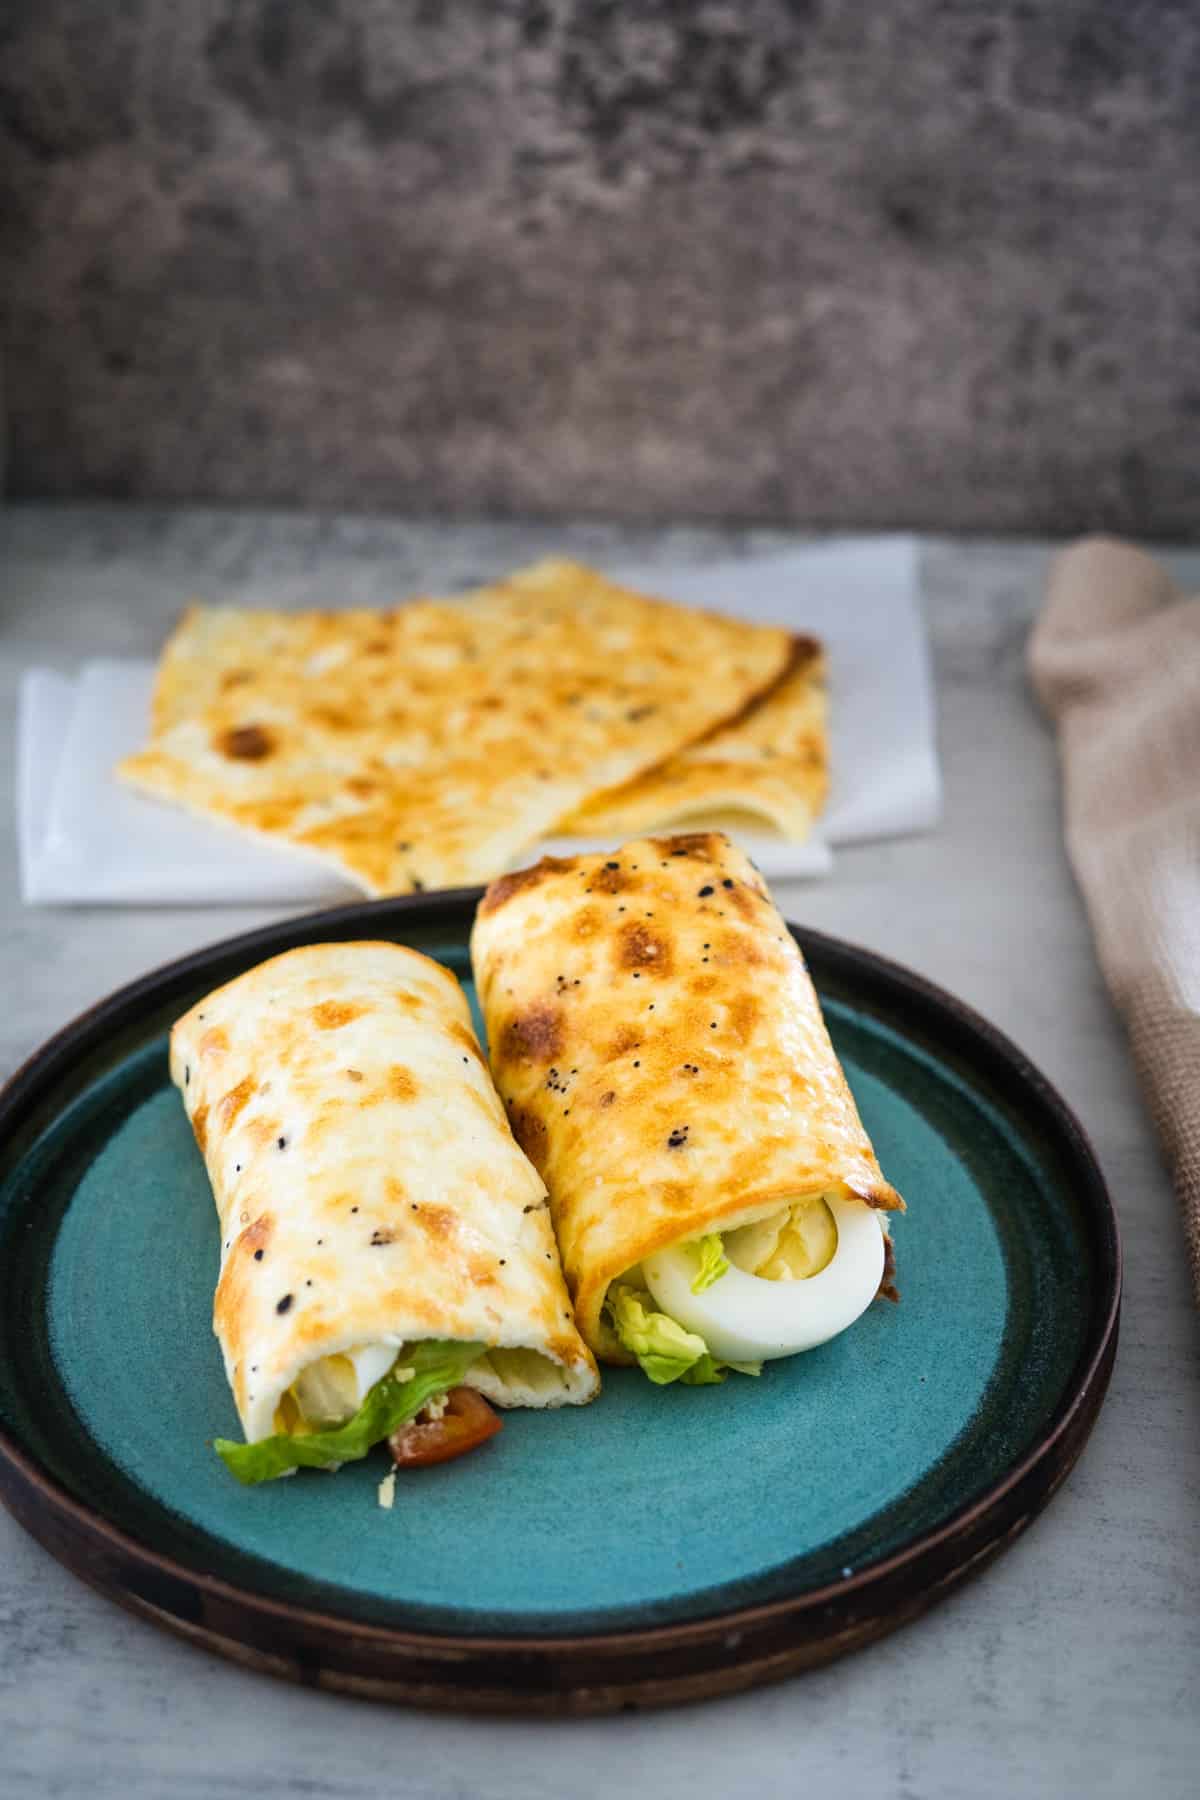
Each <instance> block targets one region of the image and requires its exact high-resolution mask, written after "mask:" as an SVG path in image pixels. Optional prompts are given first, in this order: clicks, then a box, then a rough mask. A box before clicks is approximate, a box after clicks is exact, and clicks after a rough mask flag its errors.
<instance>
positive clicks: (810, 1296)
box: [642, 1196, 884, 1362]
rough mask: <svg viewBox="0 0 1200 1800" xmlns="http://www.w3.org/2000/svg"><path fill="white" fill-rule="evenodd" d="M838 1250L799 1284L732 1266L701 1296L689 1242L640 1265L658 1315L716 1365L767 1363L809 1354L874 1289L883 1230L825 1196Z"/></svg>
mask: <svg viewBox="0 0 1200 1800" xmlns="http://www.w3.org/2000/svg"><path fill="white" fill-rule="evenodd" d="M826 1203H827V1205H828V1206H829V1209H830V1211H831V1212H832V1214H833V1219H834V1223H835V1225H836V1226H837V1249H836V1250H835V1251H834V1253H833V1257H832V1259H831V1260H830V1261H829V1262H828V1263H827V1264H826V1265H825V1267H824V1268H823V1269H821V1270H819V1271H818V1273H817V1274H815V1275H810V1276H808V1277H806V1278H805V1279H804V1280H802V1281H767V1280H764V1279H763V1278H762V1277H761V1276H758V1275H750V1274H747V1273H746V1271H745V1270H744V1269H739V1268H736V1267H734V1266H733V1265H731V1266H730V1267H729V1268H728V1269H727V1270H726V1272H725V1273H724V1274H723V1275H722V1276H720V1277H719V1278H718V1279H717V1280H716V1281H714V1282H713V1283H712V1285H711V1286H710V1287H707V1288H705V1289H704V1290H703V1292H702V1293H699V1294H696V1293H693V1292H692V1282H693V1281H694V1280H695V1278H696V1268H697V1261H696V1252H695V1248H694V1246H692V1245H690V1244H674V1245H672V1246H671V1247H670V1248H669V1249H667V1250H658V1251H655V1252H654V1253H653V1254H652V1255H650V1256H647V1257H646V1258H645V1259H644V1261H643V1263H642V1273H643V1278H644V1280H645V1283H646V1286H647V1287H648V1288H649V1289H650V1292H651V1294H652V1295H653V1296H654V1299H655V1301H656V1302H657V1304H658V1305H659V1306H660V1307H661V1308H662V1310H663V1312H665V1313H666V1314H668V1315H669V1317H670V1318H672V1319H675V1320H676V1321H677V1322H678V1323H679V1324H680V1325H682V1326H683V1327H684V1328H685V1329H686V1330H688V1331H695V1332H697V1333H698V1334H699V1335H700V1336H701V1337H702V1338H703V1339H704V1341H705V1343H706V1344H707V1345H708V1348H709V1350H710V1351H711V1353H712V1355H713V1356H715V1357H716V1358H717V1359H718V1360H719V1361H721V1362H768V1361H771V1360H773V1359H774V1358H776V1357H780V1356H794V1355H795V1354H796V1353H797V1351H800V1350H812V1349H814V1348H815V1347H816V1345H818V1344H824V1343H826V1342H827V1341H828V1340H829V1339H830V1338H832V1337H836V1336H837V1335H838V1333H839V1332H842V1331H845V1330H846V1328H847V1326H849V1325H853V1323H854V1321H855V1319H857V1318H858V1317H859V1316H860V1314H862V1313H863V1312H865V1311H866V1309H867V1307H868V1306H869V1305H870V1304H871V1301H872V1300H873V1299H874V1298H875V1295H876V1294H877V1293H878V1291H879V1283H880V1281H881V1280H882V1278H883V1261H884V1245H883V1233H884V1226H883V1224H882V1221H881V1220H880V1217H879V1215H878V1213H877V1212H876V1211H875V1210H874V1209H873V1208H872V1207H870V1206H867V1205H865V1204H864V1202H863V1201H861V1200H839V1199H835V1198H833V1197H831V1196H827V1202H826Z"/></svg>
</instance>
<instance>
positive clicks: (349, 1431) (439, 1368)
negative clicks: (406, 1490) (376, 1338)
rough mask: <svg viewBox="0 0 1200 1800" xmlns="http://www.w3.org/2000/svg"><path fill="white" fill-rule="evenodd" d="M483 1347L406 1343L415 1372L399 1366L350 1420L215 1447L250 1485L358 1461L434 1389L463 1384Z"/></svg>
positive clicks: (407, 1361) (406, 1358)
mask: <svg viewBox="0 0 1200 1800" xmlns="http://www.w3.org/2000/svg"><path fill="white" fill-rule="evenodd" d="M483 1349H484V1346H483V1345H482V1344H457V1343H452V1342H447V1341H443V1340H440V1339H436V1338H433V1339H430V1340H429V1341H428V1342H427V1343H423V1344H416V1345H414V1346H413V1347H412V1348H411V1349H410V1348H408V1347H407V1346H406V1347H405V1349H404V1351H403V1353H402V1357H403V1360H402V1362H401V1364H400V1366H401V1367H403V1368H404V1370H405V1372H406V1373H407V1371H408V1370H409V1369H411V1370H412V1371H413V1373H412V1375H411V1377H410V1378H409V1379H408V1380H406V1381H397V1380H396V1378H395V1373H394V1367H395V1365H393V1369H391V1370H389V1371H388V1373H387V1374H386V1375H384V1376H382V1377H381V1379H380V1380H379V1381H377V1382H376V1383H375V1386H374V1387H373V1388H371V1389H370V1391H369V1392H368V1394H367V1396H366V1399H365V1400H364V1401H363V1403H362V1405H361V1406H360V1407H359V1409H358V1411H357V1412H356V1413H355V1414H354V1416H353V1418H350V1419H347V1420H346V1422H345V1424H344V1425H338V1426H336V1427H335V1428H334V1429H333V1430H332V1431H310V1432H306V1433H304V1434H303V1435H302V1436H298V1437H293V1436H291V1435H290V1434H289V1433H287V1432H280V1433H279V1434H278V1435H277V1436H275V1437H269V1438H260V1439H259V1440H258V1442H257V1443H254V1444H235V1443H233V1442H231V1440H230V1439H229V1438H216V1439H214V1441H213V1449H214V1450H215V1451H216V1453H217V1455H218V1456H219V1457H220V1458H221V1461H222V1462H223V1463H224V1464H225V1467H226V1468H227V1469H228V1470H229V1472H230V1474H231V1475H236V1477H237V1479H238V1480H239V1481H240V1482H243V1483H244V1484H245V1485H246V1486H247V1487H250V1486H253V1485H254V1484H255V1483H257V1482H259V1481H271V1480H273V1479H274V1477H275V1476H276V1475H286V1474H287V1472H288V1470H289V1469H297V1468H308V1469H329V1468H335V1467H336V1466H337V1465H338V1464H339V1463H344V1462H357V1461H358V1460H359V1458H360V1457H363V1456H365V1455H366V1454H367V1452H368V1450H370V1449H371V1448H372V1447H373V1446H374V1445H375V1444H378V1443H380V1442H381V1441H382V1440H383V1439H384V1438H385V1437H390V1435H391V1433H392V1432H393V1431H395V1430H396V1429H397V1427H398V1426H400V1425H406V1424H407V1423H408V1421H409V1420H410V1419H412V1418H415V1416H416V1414H417V1413H419V1412H420V1410H421V1408H422V1407H423V1406H424V1404H425V1402H426V1401H427V1400H429V1399H431V1398H432V1396H433V1395H434V1394H441V1393H444V1392H445V1391H446V1390H447V1389H449V1388H452V1387H457V1386H458V1384H459V1382H460V1381H461V1380H462V1378H463V1376H464V1375H465V1374H466V1372H467V1370H468V1369H469V1368H470V1366H471V1364H472V1363H473V1362H475V1360H476V1359H477V1358H478V1357H479V1356H481V1355H482V1354H483ZM398 1360H399V1359H398Z"/></svg>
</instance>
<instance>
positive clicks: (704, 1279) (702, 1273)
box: [692, 1231, 729, 1294]
mask: <svg viewBox="0 0 1200 1800" xmlns="http://www.w3.org/2000/svg"><path fill="white" fill-rule="evenodd" d="M696 1249H697V1251H698V1253H699V1257H700V1267H699V1269H698V1270H697V1271H696V1278H695V1280H694V1281H693V1282H692V1292H693V1294H702V1293H703V1292H704V1290H705V1288H710V1287H711V1286H712V1285H713V1282H714V1281H720V1279H721V1277H722V1275H726V1274H728V1272H729V1258H728V1257H727V1256H726V1254H725V1245H724V1243H723V1242H722V1240H721V1234H720V1232H719V1231H710V1232H708V1233H707V1234H706V1236H704V1237H702V1238H701V1239H700V1241H699V1243H698V1244H697V1246H696Z"/></svg>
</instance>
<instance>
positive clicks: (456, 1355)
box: [170, 943, 598, 1480]
mask: <svg viewBox="0 0 1200 1800" xmlns="http://www.w3.org/2000/svg"><path fill="white" fill-rule="evenodd" d="M170 1055H171V1075H172V1079H173V1080H174V1082H175V1083H176V1085H177V1087H178V1088H179V1090H180V1093H181V1095H182V1097H183V1102H184V1105H185V1107H186V1108H187V1112H188V1116H189V1118H190V1120H191V1123H192V1128H193V1131H194V1133H195V1137H196V1142H197V1143H198V1145H199V1147H200V1150H201V1151H202V1153H203V1156H204V1160H205V1164H206V1167H207V1170H208V1175H209V1180H210V1182H211V1184H212V1191H213V1197H214V1199H215V1201H216V1206H217V1213H218V1215H219V1218H220V1224H221V1272H220V1279H219V1281H218V1283H217V1290H216V1299H215V1304H214V1310H213V1324H214V1329H215V1331H216V1335H217V1337H218V1339H219V1341H220V1345H221V1350H222V1353H223V1355H224V1359H225V1371H226V1374H227V1376H228V1379H229V1384H230V1387H231V1388H232V1390H233V1396H234V1400H235V1402H236V1404H237V1409H238V1414H239V1417H240V1419H241V1422H242V1427H243V1430H244V1432H245V1436H246V1439H247V1444H248V1445H249V1446H251V1447H252V1448H253V1450H254V1451H255V1452H256V1455H249V1454H247V1453H246V1447H245V1446H237V1447H234V1446H226V1447H225V1450H224V1451H223V1454H225V1455H226V1461H227V1462H228V1463H229V1465H230V1467H231V1468H232V1469H233V1471H234V1473H236V1474H238V1475H239V1476H240V1477H241V1478H242V1479H246V1480H258V1479H263V1478H265V1476H266V1475H272V1474H280V1473H284V1472H286V1470H287V1469H289V1468H291V1467H294V1466H296V1464H298V1463H300V1462H307V1463H316V1464H318V1465H320V1466H325V1467H328V1466H330V1465H331V1464H336V1463H337V1462H339V1461H343V1460H347V1459H348V1457H349V1456H350V1455H353V1454H358V1455H361V1454H363V1453H365V1449H366V1448H368V1447H369V1445H368V1444H366V1443H363V1442H362V1440H363V1438H364V1437H369V1436H371V1434H372V1433H374V1437H373V1439H372V1441H378V1439H379V1438H380V1437H383V1436H386V1435H388V1432H389V1431H390V1430H392V1429H393V1428H394V1426H396V1425H398V1424H400V1423H402V1422H403V1419H402V1418H401V1417H396V1416H394V1415H395V1414H396V1413H397V1410H398V1409H399V1411H400V1412H401V1413H402V1412H403V1404H404V1403H406V1401H407V1402H412V1401H414V1400H416V1399H417V1395H418V1390H421V1393H420V1399H419V1404H421V1405H424V1403H425V1401H426V1400H427V1399H429V1398H430V1396H436V1395H437V1394H438V1392H439V1390H444V1389H446V1388H449V1387H451V1386H457V1385H459V1384H460V1383H465V1384H466V1385H468V1386H470V1387H474V1388H476V1389H478V1390H479V1392H480V1393H482V1394H484V1395H485V1396H486V1397H487V1398H488V1399H490V1400H493V1401H495V1402H497V1403H498V1404H500V1405H501V1406H556V1405H560V1404H562V1403H564V1402H580V1401H585V1400H590V1399H591V1398H592V1396H593V1395H594V1394H595V1392H596V1391H597V1386H598V1378H597V1373H596V1368H595V1365H594V1363H593V1361H592V1358H591V1356H590V1354H589V1352H588V1350H587V1349H586V1347H585V1346H584V1344H583V1343H582V1341H581V1340H580V1337H579V1334H578V1332H577V1331H576V1328H575V1325H574V1321H573V1318H572V1313H571V1305H570V1301H569V1298H568V1295H567V1292H566V1288H565V1286H564V1283H563V1277H562V1271H561V1267H560V1264H559V1258H558V1251H557V1248H556V1245H555V1241H554V1235H553V1232H552V1229H551V1226H550V1220H549V1215H548V1212H547V1206H546V1193H545V1187H544V1185H543V1183H542V1180H541V1178H540V1177H539V1176H538V1174H537V1173H536V1171H535V1170H534V1169H533V1168H532V1167H531V1165H530V1164H529V1162H528V1160H527V1159H526V1157H525V1156H524V1155H523V1154H522V1152H521V1151H520V1150H519V1149H518V1147H517V1145H516V1144H515V1143H514V1141H513V1138H512V1134H511V1132H510V1130H509V1127H508V1122H507V1120H506V1118H505V1115H504V1110H503V1107H502V1106H501V1104H500V1101H499V1099H498V1098H497V1095H496V1091H495V1089H494V1087H493V1085H492V1082H491V1078H490V1076H489V1074H488V1070H487V1066H486V1063H485V1062H484V1060H483V1056H482V1053H481V1051H480V1048H479V1045H478V1042H477V1040H476V1037H475V1033H474V1030H473V1029H472V1025H471V1017H470V1011H469V1008H468V1006H467V1001H466V997H465V995H464V994H463V991H462V989H461V987H460V986H459V984H458V982H457V981H456V980H455V978H454V976H453V975H452V974H451V973H450V972H449V971H448V970H447V969H444V968H443V967H441V965H440V964H438V963H436V962H433V961H431V960H430V959H429V958H428V957H425V956H422V955H420V954H418V952H416V951H414V950H409V949H405V948H402V947H401V946H399V945H396V944H390V943H347V944H315V945H312V946H309V947H306V948H303V949H298V950H292V951H289V952H287V953H286V954H285V955H282V956H276V957H273V958H272V959H271V960H270V961H268V962H264V963H262V964H260V965H259V966H258V967H257V968H254V969H251V970H249V971H248V972H247V973H246V974H244V975H240V976H239V977H238V978H237V979H236V980H234V981H231V982H229V983H228V984H227V985H226V986H224V987H222V988H218V989H217V990H216V991H215V992H214V993H211V994H209V995H208V996H207V997H206V998H205V999H203V1000H201V1001H199V1002H198V1004H197V1005H196V1006H194V1007H193V1008H192V1009H191V1011H190V1012H188V1013H187V1014H185V1015H184V1017H183V1018H181V1019H180V1020H179V1021H178V1022H177V1024H176V1025H175V1027H174V1029H173V1031H172V1033H171V1052H170ZM400 1389H405V1390H406V1394H404V1395H402V1394H400V1392H399V1390H400ZM364 1408H365V1409H366V1415H367V1416H365V1417H364ZM413 1410H414V1411H415V1410H416V1406H415V1405H414V1407H413ZM410 1416H411V1415H410ZM381 1425H386V1427H387V1429H386V1430H380V1429H378V1428H379V1427H380V1426H381ZM339 1433H340V1434H341V1435H340V1437H339V1435H338V1434H339ZM334 1439H336V1440H337V1441H336V1442H333V1440H334ZM331 1444H332V1448H331Z"/></svg>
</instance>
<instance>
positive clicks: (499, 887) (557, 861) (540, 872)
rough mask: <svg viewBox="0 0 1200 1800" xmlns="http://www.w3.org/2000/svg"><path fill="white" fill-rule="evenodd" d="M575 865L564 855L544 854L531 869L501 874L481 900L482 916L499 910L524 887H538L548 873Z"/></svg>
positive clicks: (558, 872) (559, 871)
mask: <svg viewBox="0 0 1200 1800" xmlns="http://www.w3.org/2000/svg"><path fill="white" fill-rule="evenodd" d="M574 867H575V862H574V859H573V858H571V857H562V856H543V858H542V860H541V862H537V863H534V864H533V866H532V868H529V869H515V870H514V871H513V873H512V874H511V875H501V877H500V879H499V880H498V881H493V882H492V883H491V884H490V885H489V887H488V889H487V892H486V893H485V894H484V896H483V899H482V900H481V901H480V902H479V912H480V915H481V917H486V915H487V914H488V913H494V912H498V911H499V909H500V907H502V906H503V905H504V904H505V903H506V901H509V900H511V899H512V897H513V895H514V894H519V893H521V891H522V890H523V889H524V888H529V887H538V886H540V884H541V883H542V882H543V881H544V880H545V879H546V877H547V876H548V875H557V874H560V873H561V872H562V871H564V870H569V869H572V868H574Z"/></svg>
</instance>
